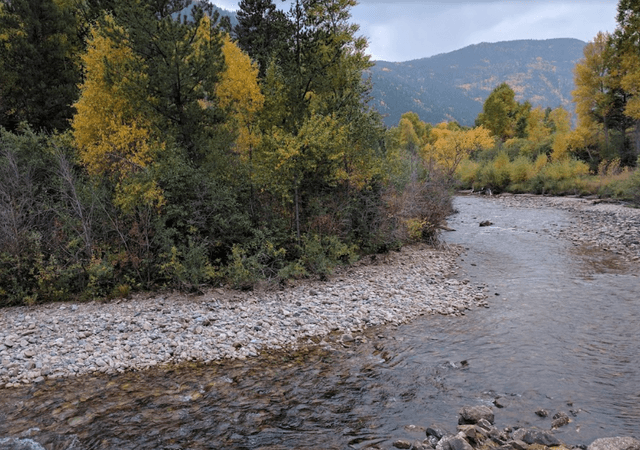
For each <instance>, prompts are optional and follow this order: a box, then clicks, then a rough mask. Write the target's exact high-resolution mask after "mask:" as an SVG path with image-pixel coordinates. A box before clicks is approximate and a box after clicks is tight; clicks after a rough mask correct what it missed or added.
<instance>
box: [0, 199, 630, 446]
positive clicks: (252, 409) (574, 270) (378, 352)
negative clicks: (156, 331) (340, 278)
mask: <svg viewBox="0 0 640 450" xmlns="http://www.w3.org/2000/svg"><path fill="white" fill-rule="evenodd" d="M457 208H458V209H459V210H460V213H459V214H457V215H456V216H454V217H453V218H452V220H451V221H450V225H451V226H452V227H453V228H455V229H456V230H457V231H456V232H453V233H449V234H447V236H446V238H447V240H448V241H449V242H451V243H459V244H462V245H464V246H465V247H467V248H469V251H468V252H467V254H466V255H464V257H463V261H462V262H461V264H462V266H463V269H464V272H465V274H464V276H465V277H467V278H471V280H472V281H475V282H483V283H486V284H487V285H488V286H489V287H490V289H491V293H492V294H494V293H495V294H497V295H493V297H492V298H491V299H490V302H491V308H489V309H482V310H477V311H470V312H467V315H466V316H463V317H459V318H448V317H426V318H425V317H423V318H418V319H417V320H416V321H415V322H413V323H411V324H409V325H405V326H401V327H398V328H397V329H395V328H386V329H377V330H370V331H369V332H368V333H367V334H366V336H365V339H364V341H363V342H359V343H356V344H355V345H354V346H353V347H351V348H343V347H341V346H337V345H336V346H334V347H333V348H325V349H323V348H313V349H307V350H305V351H302V352H299V353H297V354H283V353H274V354H271V355H266V356H264V357H261V358H259V359H256V360H252V361H248V362H247V361H244V362H229V363H224V364H219V365H212V366H189V367H180V368H174V369H171V370H168V371H150V372H144V373H136V374H125V375H119V376H114V377H108V376H101V377H84V378H81V379H77V380H68V381H56V382H47V383H44V384H41V385H39V386H34V387H27V388H20V389H11V390H6V391H3V392H2V397H1V398H0V436H2V435H12V436H16V435H19V434H21V433H25V432H28V430H31V431H30V432H29V433H30V434H31V435H32V436H34V437H35V439H36V440H38V441H39V442H42V443H44V444H45V446H46V447H47V448H61V449H62V448H122V449H127V448H167V449H180V448H203V449H204V448H238V449H243V448H246V449H289V448H291V449H293V448H326V449H343V448H366V447H368V446H372V445H374V444H379V445H380V446H381V447H382V448H389V447H390V445H391V444H390V443H391V442H392V441H393V440H394V439H397V438H401V437H402V438H406V437H407V436H409V437H412V436H413V437H415V438H416V439H419V438H422V436H423V432H419V431H416V432H415V434H412V433H413V431H411V430H410V429H409V430H408V429H406V428H405V427H406V426H408V425H411V424H414V425H419V426H428V425H432V424H441V425H442V426H444V427H445V428H448V429H450V430H452V429H453V428H454V427H455V423H456V418H457V410H458V408H459V407H461V406H463V405H466V404H488V405H491V404H492V403H493V402H494V400H495V399H496V398H498V397H501V400H500V401H501V403H502V404H504V405H506V407H505V408H503V409H496V420H497V423H498V425H499V426H504V425H507V424H509V425H536V426H540V427H544V428H549V427H550V423H551V421H550V419H542V418H540V417H538V416H536V415H535V414H534V411H535V410H536V409H538V408H545V409H547V410H549V411H550V412H551V413H552V414H553V413H554V412H556V411H565V412H567V413H569V414H570V416H571V418H572V423H570V424H569V425H568V426H567V427H565V428H562V429H560V430H558V431H557V433H558V435H559V437H560V439H562V440H565V441H566V442H570V443H573V444H581V443H582V444H587V443H590V442H591V441H592V440H593V439H595V438H597V437H603V436H614V435H635V436H636V437H640V406H639V405H640V371H639V370H638V368H639V367H640V361H639V359H640V358H639V356H640V352H639V349H638V345H637V343H638V342H639V340H640V325H639V323H640V303H639V301H638V297H640V295H638V293H639V292H640V283H639V282H638V277H637V276H636V275H635V274H634V273H633V271H631V270H630V268H628V267H625V266H624V265H623V264H622V263H621V261H619V260H617V259H616V258H615V257H611V256H610V255H605V254H603V253H600V252H596V251H593V250H589V249H584V248H574V246H573V245H572V244H569V243H567V242H564V241H561V240H558V239H555V238H552V237H550V236H549V235H548V234H547V233H545V232H544V231H543V230H544V229H551V227H555V226H562V225H563V224H565V223H566V222H567V221H568V220H569V219H568V217H567V216H565V215H564V214H563V213H561V212H558V211H551V210H550V211H545V210H535V211H529V210H516V209H506V208H504V207H502V206H500V205H498V204H494V203H492V202H490V201H487V200H484V199H479V198H474V197H461V198H459V199H457ZM483 220H490V221H491V222H493V223H494V226H492V227H486V228H480V227H479V226H478V224H479V222H480V221H483ZM494 409H495V408H494ZM34 428H37V429H38V430H34ZM74 440H75V441H74ZM74 442H76V443H74ZM78 443H79V444H78Z"/></svg>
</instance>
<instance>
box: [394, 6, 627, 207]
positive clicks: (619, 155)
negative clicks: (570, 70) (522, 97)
mask: <svg viewBox="0 0 640 450" xmlns="http://www.w3.org/2000/svg"><path fill="white" fill-rule="evenodd" d="M617 22H618V27H617V29H616V31H615V32H614V33H613V34H611V35H609V34H607V33H599V34H598V35H597V36H596V37H595V38H594V40H593V41H591V42H589V43H588V44H587V45H586V47H585V49H584V58H583V59H582V60H581V61H580V62H579V63H578V64H577V65H576V67H575V69H574V81H575V90H574V91H573V101H574V103H575V104H576V113H577V126H575V127H573V126H572V118H571V116H570V114H569V113H568V112H567V111H566V110H565V109H563V108H561V107H559V108H556V109H551V108H547V109H546V110H543V109H542V108H539V107H538V108H533V107H532V105H531V104H530V103H529V102H527V101H523V102H519V101H516V94H515V92H514V90H513V89H512V88H511V87H510V86H509V85H508V84H506V83H503V84H501V85H499V86H497V87H496V88H495V89H494V90H493V91H492V93H491V94H490V95H489V97H488V98H487V99H486V101H485V102H484V105H483V109H482V112H481V113H480V114H479V115H478V118H477V120H476V127H474V128H464V127H458V126H457V124H451V123H449V124H447V123H444V124H440V125H438V126H436V127H434V126H433V125H431V124H425V123H423V122H420V120H419V118H418V117H417V116H416V115H415V114H405V115H404V116H403V117H402V119H401V120H400V122H399V124H398V126H397V127H395V128H394V129H392V130H391V133H392V134H397V135H398V136H399V139H400V142H401V143H403V145H404V146H405V147H407V146H409V147H415V148H419V149H420V151H421V152H422V153H423V157H424V158H425V159H426V160H431V161H435V162H438V161H440V162H439V166H440V167H441V168H444V169H445V172H447V173H449V174H451V175H453V176H455V178H456V179H457V180H458V181H459V182H460V186H462V187H467V188H473V189H476V190H486V191H487V192H500V191H504V190H507V191H511V192H533V193H538V194H598V195H604V196H611V197H616V198H620V199H623V200H628V201H632V202H635V203H640V171H638V170H637V166H638V157H639V155H640V5H638V4H637V2H633V1H630V0H622V1H620V3H619V4H618V15H617ZM443 130H449V131H448V132H447V134H445V135H443ZM473 131H475V133H476V134H484V133H487V132H488V133H489V137H490V139H491V140H492V141H491V142H489V141H486V140H482V141H478V142H482V145H477V142H476V143H470V142H468V143H466V144H463V143H462V139H463V138H464V137H465V136H467V135H469V133H472V132H473ZM456 136H457V138H455V139H454V138H453V137H456ZM443 137H446V139H443ZM456 140H457V142H455V141H456ZM447 152H448V154H449V156H448V158H445V160H444V161H443V160H442V157H443V155H445V154H446V153H447ZM438 155H440V156H438Z"/></svg>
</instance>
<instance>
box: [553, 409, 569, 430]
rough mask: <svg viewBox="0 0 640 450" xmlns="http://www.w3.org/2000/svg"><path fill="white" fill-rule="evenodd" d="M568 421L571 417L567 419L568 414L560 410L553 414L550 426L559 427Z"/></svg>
mask: <svg viewBox="0 0 640 450" xmlns="http://www.w3.org/2000/svg"><path fill="white" fill-rule="evenodd" d="M569 422H571V419H569V416H568V415H567V414H566V413H565V412H562V411H560V412H558V413H556V414H554V415H553V422H551V428H552V429H554V430H555V429H556V428H560V427H563V426H565V425H567V424H568V423H569Z"/></svg>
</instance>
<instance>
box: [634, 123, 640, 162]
mask: <svg viewBox="0 0 640 450" xmlns="http://www.w3.org/2000/svg"><path fill="white" fill-rule="evenodd" d="M633 140H634V149H635V151H634V154H633V156H634V159H636V160H637V159H638V156H639V155H640V120H636V128H635V130H634V133H633Z"/></svg>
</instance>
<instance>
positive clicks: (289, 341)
mask: <svg viewBox="0 0 640 450" xmlns="http://www.w3.org/2000/svg"><path fill="white" fill-rule="evenodd" d="M461 252H462V251H461V249H460V248H458V247H456V246H451V245H446V244H445V245H442V246H441V248H440V249H435V248H432V247H429V246H427V245H424V244H416V245H412V246H407V247H404V248H403V249H402V250H401V251H399V252H391V253H390V254H388V255H378V256H377V257H375V258H372V257H368V258H365V260H364V261H362V262H360V263H356V264H355V265H353V266H349V267H345V268H341V270H340V271H339V272H338V273H336V274H335V275H333V276H332V277H331V278H330V279H329V280H328V281H325V282H320V281H311V280H303V281H302V282H300V283H298V285H297V286H293V287H290V288H285V289H284V290H281V291H272V292H270V291H264V292H255V291H254V292H239V291H232V290H228V289H212V290H211V291H209V292H207V293H206V294H204V295H202V296H197V297H194V296H185V295H182V294H169V295H155V296H154V295H151V296H148V295H147V297H148V298H144V297H145V296H144V295H141V296H138V297H134V298H132V299H129V300H121V301H112V302H110V303H106V304H105V303H97V302H95V301H94V302H89V303H78V304H69V303H66V304H60V303H56V304H47V305H39V306H33V307H13V308H8V309H5V310H3V311H2V313H3V314H2V316H1V317H0V388H2V387H4V388H12V387H14V386H15V387H17V386H21V385H27V384H32V383H39V382H42V381H44V380H48V379H57V378H65V377H75V376H82V375H85V374H91V373H96V372H98V373H107V374H115V373H123V372H125V371H136V370H144V369H148V368H151V367H158V366H163V365H174V364H181V363H185V362H189V361H197V362H203V363H211V362H214V361H219V360H223V359H241V360H242V359H246V358H250V357H257V356H258V355H259V354H260V353H261V352H262V351H266V350H284V349H292V350H293V349H297V348H299V347H300V346H303V345H310V344H314V345H315V344H318V345H321V346H322V345H331V344H330V343H329V342H327V341H325V340H324V339H325V338H327V337H328V336H329V334H330V333H335V332H337V333H339V334H341V335H342V337H341V341H342V342H343V343H346V344H350V343H351V342H353V340H354V339H356V338H355V337H354V336H353V334H355V333H359V332H361V331H364V330H365V329H366V328H370V327H374V326H379V325H399V324H402V323H406V322H408V321H410V320H412V319H413V318H415V317H417V316H420V315H427V314H443V315H452V316H457V315H462V314H464V312H465V311H466V310H468V309H471V308H474V307H483V306H488V305H487V303H486V298H487V295H486V294H485V293H484V289H485V287H484V286H472V285H470V284H469V283H468V281H466V280H465V281H459V280H458V279H456V278H454V277H453V276H451V277H450V275H452V274H453V273H455V271H456V270H457V269H458V266H457V263H456V259H457V258H458V256H459V255H460V254H461Z"/></svg>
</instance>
